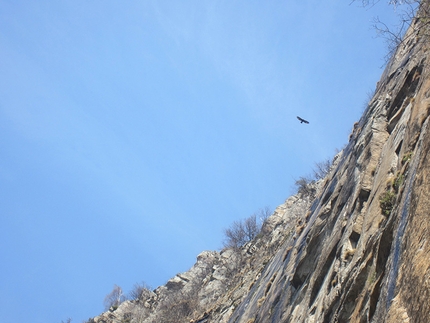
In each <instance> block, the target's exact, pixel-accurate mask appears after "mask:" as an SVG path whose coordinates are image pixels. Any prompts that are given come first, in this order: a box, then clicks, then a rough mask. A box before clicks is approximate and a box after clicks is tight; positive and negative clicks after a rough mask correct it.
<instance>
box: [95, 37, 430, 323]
mask: <svg viewBox="0 0 430 323" xmlns="http://www.w3.org/2000/svg"><path fill="white" fill-rule="evenodd" d="M409 35H410V36H408V41H407V42H404V43H403V44H401V46H400V48H399V49H398V51H397V53H396V55H395V56H394V57H393V58H392V60H391V61H390V62H389V64H388V66H387V68H386V70H385V71H384V73H383V75H382V78H381V80H380V82H379V83H378V85H377V88H376V91H375V94H374V96H373V98H372V99H371V101H370V102H369V104H368V107H367V109H366V110H365V112H364V114H363V117H362V118H361V120H360V121H359V122H358V123H356V124H355V125H354V126H353V130H352V133H351V135H350V138H349V143H348V144H347V146H346V147H345V149H344V150H343V151H342V153H341V154H339V155H338V156H336V158H335V162H334V165H333V167H332V169H331V171H330V173H329V174H328V176H327V177H326V178H325V179H323V180H321V181H319V182H318V183H316V184H315V188H316V192H317V193H316V197H315V198H314V199H313V198H311V197H309V196H307V197H306V196H300V195H297V196H292V197H290V198H289V199H287V201H286V202H285V203H284V204H282V205H280V206H279V207H278V208H277V209H276V210H275V212H274V213H273V215H272V216H271V217H270V218H269V219H268V220H267V221H266V222H265V224H264V226H263V229H262V233H261V234H260V235H259V236H258V237H257V238H256V239H255V240H254V241H252V242H251V243H249V244H247V245H246V246H244V247H243V248H241V249H240V250H236V251H235V250H223V251H222V252H215V251H213V252H209V251H207V252H203V253H201V254H200V255H199V256H198V257H197V262H196V264H195V265H194V266H193V267H192V268H191V269H190V270H189V271H188V272H186V273H183V274H178V275H177V276H175V277H174V278H172V279H171V280H169V281H168V282H167V284H166V285H165V286H161V287H159V288H157V289H156V290H155V291H154V292H153V293H152V294H151V295H150V296H148V297H147V299H140V300H135V301H128V302H125V303H123V304H122V305H121V306H120V307H119V308H118V309H117V310H115V311H112V312H107V313H103V314H102V315H100V316H98V317H96V318H94V321H95V322H177V323H180V322H190V321H193V322H200V323H203V322H220V323H221V322H226V323H227V322H229V323H242V322H243V323H253V322H254V323H257V322H309V323H310V322H360V323H362V322H411V323H412V322H414V323H415V322H429V320H430V270H429V263H430V242H429V239H430V221H429V220H430V155H429V152H430V131H429V129H428V123H429V121H428V119H429V111H430V78H429V67H430V66H429V63H430V62H427V61H428V58H427V56H428V51H427V46H428V44H426V43H422V42H419V41H418V39H417V37H415V35H414V34H413V30H411V31H409Z"/></svg>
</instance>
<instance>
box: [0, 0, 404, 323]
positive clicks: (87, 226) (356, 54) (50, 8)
mask: <svg viewBox="0 0 430 323" xmlns="http://www.w3.org/2000/svg"><path fill="white" fill-rule="evenodd" d="M377 15H378V16H380V17H381V20H382V19H383V20H385V21H387V22H391V21H393V18H395V13H394V12H393V10H392V9H387V7H386V6H385V3H379V4H378V5H377V6H375V7H373V8H369V9H363V8H361V7H359V6H358V5H357V4H352V5H351V4H350V1H348V0H345V1H339V0H328V1H310V0H289V1H248V0H247V1H231V0H229V1H218V0H213V1H205V0H198V1H197V0H196V1H185V0H184V1H164V0H160V1H151V0H146V1H143V0H140V1H135V0H127V1H118V0H116V1H114V0H103V1H102V0H62V1H54V0H50V1H46V0H38V1H23V0H0V153H1V155H0V157H1V158H0V183H1V186H0V217H1V228H2V230H1V235H0V259H1V266H0V277H1V278H0V304H1V305H2V310H1V311H0V322H5V323H7V322H18V323H19V322H26V323H28V322H33V323H38V322H41V323H46V322H54V323H60V322H61V320H66V319H67V318H69V317H70V318H72V319H73V320H72V322H82V320H84V319H88V318H89V317H92V316H95V315H98V314H99V313H101V312H102V311H103V299H104V297H105V295H106V294H107V293H109V292H110V291H111V290H112V288H113V285H114V284H117V285H119V286H121V287H122V288H123V289H124V291H125V292H127V291H129V290H131V289H132V286H133V284H134V283H137V282H142V281H144V282H146V283H147V284H148V285H150V286H152V287H154V288H155V287H157V286H159V285H163V284H164V283H165V282H166V281H167V280H168V279H169V278H171V277H173V276H174V275H175V274H176V273H178V272H183V271H186V270H188V269H189V268H190V267H191V266H192V265H193V264H194V262H195V259H196V256H197V255H198V254H199V253H200V252H202V251H203V250H219V249H220V248H221V247H222V240H223V229H224V228H226V227H228V226H229V225H230V224H231V223H232V222H233V221H234V220H238V219H242V218H245V217H248V216H249V215H251V214H252V213H253V212H255V211H256V210H258V209H259V208H262V207H265V206H269V207H270V208H271V209H272V210H273V209H274V208H275V207H276V206H277V205H279V204H282V203H283V202H284V200H285V199H286V198H287V197H288V196H289V195H291V194H292V193H293V192H294V189H293V183H294V179H295V178H296V179H297V178H298V177H299V176H302V175H306V174H309V173H311V170H312V167H313V165H314V163H315V162H318V161H322V160H325V159H327V158H331V157H332V156H333V155H334V152H335V149H336V148H342V146H344V145H345V144H346V143H347V140H348V135H349V133H350V131H351V129H352V125H353V123H354V122H355V121H357V120H358V119H359V117H360V116H361V113H362V111H363V107H364V104H365V101H366V98H367V93H368V92H370V91H372V90H373V89H374V88H375V85H376V82H377V81H378V80H379V77H380V75H381V73H382V69H381V67H382V66H383V63H384V61H383V57H384V54H385V44H384V42H383V40H382V39H379V38H376V37H375V36H376V35H375V31H374V30H373V29H372V28H371V21H372V18H373V17H374V16H377ZM297 115H299V116H301V117H303V118H305V119H307V120H309V121H310V124H309V125H304V124H300V123H299V122H298V121H297V119H296V116H297Z"/></svg>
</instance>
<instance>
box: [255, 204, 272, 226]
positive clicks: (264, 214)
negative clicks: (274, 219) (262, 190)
mask: <svg viewBox="0 0 430 323" xmlns="http://www.w3.org/2000/svg"><path fill="white" fill-rule="evenodd" d="M271 215H272V210H271V209H270V207H268V206H265V207H264V208H262V209H259V210H258V212H257V216H258V220H259V221H260V224H261V225H263V224H264V222H266V220H267V218H268V217H269V216H271Z"/></svg>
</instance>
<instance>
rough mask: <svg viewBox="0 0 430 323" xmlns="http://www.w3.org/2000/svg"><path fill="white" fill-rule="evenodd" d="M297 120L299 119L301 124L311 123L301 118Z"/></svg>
mask: <svg viewBox="0 0 430 323" xmlns="http://www.w3.org/2000/svg"><path fill="white" fill-rule="evenodd" d="M297 119H299V121H300V123H309V121H307V120H305V119H302V118H300V117H297Z"/></svg>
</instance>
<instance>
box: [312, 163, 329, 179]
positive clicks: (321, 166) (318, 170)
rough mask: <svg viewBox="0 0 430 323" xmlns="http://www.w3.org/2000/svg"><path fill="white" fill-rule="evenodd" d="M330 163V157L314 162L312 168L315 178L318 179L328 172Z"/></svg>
mask: <svg viewBox="0 0 430 323" xmlns="http://www.w3.org/2000/svg"><path fill="white" fill-rule="evenodd" d="M331 165H332V162H331V161H330V159H327V160H324V161H322V162H318V163H315V167H314V169H313V171H314V177H315V179H316V180H320V179H323V178H324V177H326V176H327V174H328V173H329V172H330V168H331Z"/></svg>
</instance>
